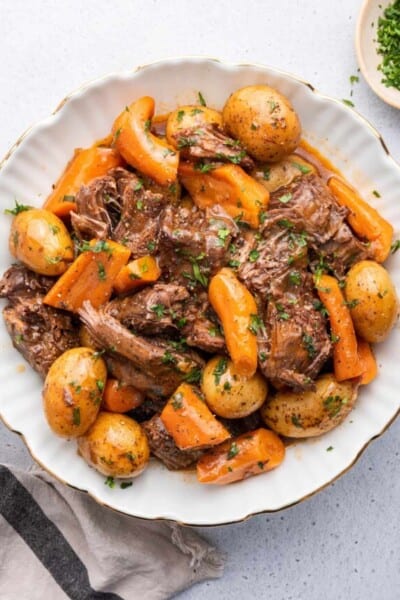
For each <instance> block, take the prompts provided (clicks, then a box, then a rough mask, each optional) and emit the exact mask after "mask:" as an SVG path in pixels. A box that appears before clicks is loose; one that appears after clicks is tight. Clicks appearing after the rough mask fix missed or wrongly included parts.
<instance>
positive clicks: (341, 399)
mask: <svg viewBox="0 0 400 600" xmlns="http://www.w3.org/2000/svg"><path fill="white" fill-rule="evenodd" d="M315 385H316V389H315V390H309V391H306V392H284V391H282V392H277V393H276V394H275V396H273V397H272V398H271V399H269V400H267V402H266V403H265V404H264V406H263V407H262V408H261V417H262V419H263V421H264V422H265V424H266V425H267V426H268V427H269V428H270V429H272V430H273V431H275V432H276V433H279V434H280V435H284V436H286V437H292V438H306V437H314V436H317V435H321V434H322V433H326V432H327V431H330V430H331V429H333V428H334V427H336V426H337V425H339V423H341V422H342V421H343V420H344V419H345V417H346V416H347V415H348V413H349V412H350V411H351V409H352V407H353V405H354V402H355V400H356V398H357V385H356V384H354V383H352V382H351V381H342V382H340V383H339V382H338V381H336V379H335V377H334V375H331V374H327V375H321V377H319V378H318V379H317V380H316V382H315Z"/></svg>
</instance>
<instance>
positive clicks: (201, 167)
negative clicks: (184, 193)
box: [194, 161, 215, 173]
mask: <svg viewBox="0 0 400 600" xmlns="http://www.w3.org/2000/svg"><path fill="white" fill-rule="evenodd" d="M194 168H195V170H196V171H200V173H208V172H209V171H212V170H213V169H215V165H214V164H213V163H206V162H203V161H200V162H197V163H195V165H194Z"/></svg>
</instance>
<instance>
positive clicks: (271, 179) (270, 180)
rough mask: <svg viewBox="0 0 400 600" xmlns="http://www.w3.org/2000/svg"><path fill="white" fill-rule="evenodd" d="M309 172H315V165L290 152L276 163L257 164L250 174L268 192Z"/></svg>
mask: <svg viewBox="0 0 400 600" xmlns="http://www.w3.org/2000/svg"><path fill="white" fill-rule="evenodd" d="M309 173H315V167H314V166H313V165H311V164H310V163H308V162H306V161H305V160H304V159H303V158H300V156H296V154H291V155H290V156H287V157H286V158H284V159H282V160H280V161H279V162H278V163H274V164H271V165H265V164H264V165H259V166H257V167H256V168H255V169H254V170H253V171H251V173H250V175H251V176H252V177H254V179H257V181H259V182H260V183H261V184H262V185H263V186H264V187H265V188H267V190H268V191H269V192H275V191H276V190H279V188H281V187H284V186H286V185H289V184H290V183H292V181H294V180H295V179H297V178H298V177H301V176H303V175H308V174H309Z"/></svg>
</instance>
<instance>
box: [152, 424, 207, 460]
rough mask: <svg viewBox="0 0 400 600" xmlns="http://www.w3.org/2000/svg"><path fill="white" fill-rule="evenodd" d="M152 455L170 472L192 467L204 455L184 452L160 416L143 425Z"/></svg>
mask: <svg viewBox="0 0 400 600" xmlns="http://www.w3.org/2000/svg"><path fill="white" fill-rule="evenodd" d="M142 426H143V428H144V430H145V432H146V435H147V439H148V441H149V446H150V450H151V452H152V454H154V456H156V457H157V458H159V459H160V460H161V461H162V462H163V463H164V464H165V466H166V467H167V468H168V469H170V470H172V471H173V470H177V469H185V468H187V467H190V465H192V464H193V463H194V462H196V460H198V459H199V458H200V456H201V454H202V452H201V451H199V450H196V451H182V450H179V448H178V447H177V446H176V444H175V442H174V440H173V438H172V437H171V436H170V435H169V433H168V432H167V430H166V429H165V427H164V425H163V422H162V421H161V419H160V416H159V415H154V417H152V418H151V419H150V420H149V421H145V422H144V423H142Z"/></svg>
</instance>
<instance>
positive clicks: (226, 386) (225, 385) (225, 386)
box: [224, 381, 232, 392]
mask: <svg viewBox="0 0 400 600" xmlns="http://www.w3.org/2000/svg"><path fill="white" fill-rule="evenodd" d="M231 389H232V386H231V384H230V383H229V381H225V382H224V390H226V391H227V392H229V390H231Z"/></svg>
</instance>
